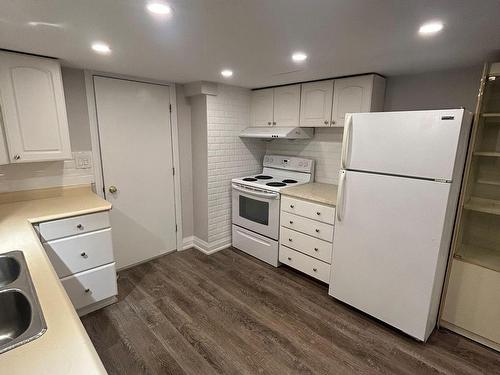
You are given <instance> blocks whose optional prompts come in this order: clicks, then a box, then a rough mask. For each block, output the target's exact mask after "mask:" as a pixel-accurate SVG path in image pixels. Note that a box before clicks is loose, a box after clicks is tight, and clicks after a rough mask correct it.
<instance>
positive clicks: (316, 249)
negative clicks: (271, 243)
mask: <svg viewBox="0 0 500 375" xmlns="http://www.w3.org/2000/svg"><path fill="white" fill-rule="evenodd" d="M280 241H281V244H282V245H285V246H287V247H290V248H292V249H294V250H297V251H300V252H301V253H304V254H307V255H309V256H312V257H313V258H316V259H319V260H322V261H323V262H326V263H331V262H332V249H333V245H332V243H331V242H327V241H323V240H320V239H318V238H313V237H311V236H308V235H307V234H303V233H300V232H297V231H294V230H291V229H288V228H285V227H281V235H280Z"/></svg>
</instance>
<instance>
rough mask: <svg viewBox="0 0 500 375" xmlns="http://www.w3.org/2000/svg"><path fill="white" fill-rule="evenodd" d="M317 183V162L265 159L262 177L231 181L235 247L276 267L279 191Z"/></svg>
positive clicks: (297, 159) (291, 158) (258, 175)
mask: <svg viewBox="0 0 500 375" xmlns="http://www.w3.org/2000/svg"><path fill="white" fill-rule="evenodd" d="M312 181H314V160H311V159H304V158H297V157H293V156H281V155H266V156H265V157H264V163H263V170H262V173H259V174H257V175H252V176H246V177H242V178H235V179H233V180H232V190H233V199H232V204H233V206H232V211H233V215H232V217H233V226H232V232H233V233H232V234H233V247H235V248H237V249H240V250H242V251H244V252H246V253H248V254H250V255H252V256H254V257H256V258H258V259H260V260H263V261H264V262H267V263H269V264H271V265H273V266H275V267H277V266H278V265H279V262H278V244H279V227H280V223H279V218H280V197H281V196H280V190H281V189H284V188H286V187H290V186H297V185H301V184H306V183H308V182H312Z"/></svg>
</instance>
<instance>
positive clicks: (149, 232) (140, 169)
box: [94, 77, 176, 268]
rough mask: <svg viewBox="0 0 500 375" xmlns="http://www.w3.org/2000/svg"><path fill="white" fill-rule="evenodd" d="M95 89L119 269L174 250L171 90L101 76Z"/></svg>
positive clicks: (107, 197)
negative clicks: (114, 188)
mask: <svg viewBox="0 0 500 375" xmlns="http://www.w3.org/2000/svg"><path fill="white" fill-rule="evenodd" d="M94 87H95V98H96V108H97V119H98V126H99V138H100V145H101V157H102V167H103V178H104V186H105V187H104V189H105V194H106V199H107V200H108V201H110V202H111V203H112V204H113V209H112V210H111V226H112V229H113V248H114V252H115V257H116V263H117V267H118V268H123V267H126V266H130V265H132V264H135V263H138V262H141V261H144V260H147V259H150V258H153V257H155V256H158V255H161V254H164V253H166V252H169V251H172V250H174V249H176V236H175V200H174V179H173V162H172V137H171V123H170V110H169V104H170V98H169V87H168V86H162V85H155V84H148V83H143V82H135V81H128V80H122V79H115V78H105V77H94ZM112 186H115V187H116V188H117V191H116V192H115V193H110V191H109V189H110V188H112Z"/></svg>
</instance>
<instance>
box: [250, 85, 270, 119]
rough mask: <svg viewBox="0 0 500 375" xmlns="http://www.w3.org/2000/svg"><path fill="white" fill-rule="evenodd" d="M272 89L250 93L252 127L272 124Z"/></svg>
mask: <svg viewBox="0 0 500 375" xmlns="http://www.w3.org/2000/svg"><path fill="white" fill-rule="evenodd" d="M273 101H274V89H265V90H258V91H252V110H251V113H252V115H251V118H252V119H251V123H252V126H271V125H272V124H273V106H274V105H273Z"/></svg>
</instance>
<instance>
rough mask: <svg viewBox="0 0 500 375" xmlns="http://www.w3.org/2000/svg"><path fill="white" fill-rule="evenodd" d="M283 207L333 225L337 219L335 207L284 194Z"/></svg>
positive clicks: (287, 210)
mask: <svg viewBox="0 0 500 375" xmlns="http://www.w3.org/2000/svg"><path fill="white" fill-rule="evenodd" d="M281 209H282V210H283V211H286V212H291V213H293V214H296V215H300V216H305V217H308V218H310V219H314V220H318V221H322V222H323V223H327V224H332V225H333V224H334V220H335V207H331V206H325V205H323V204H319V203H314V202H308V201H304V200H301V199H295V198H290V197H287V196H282V198H281Z"/></svg>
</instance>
